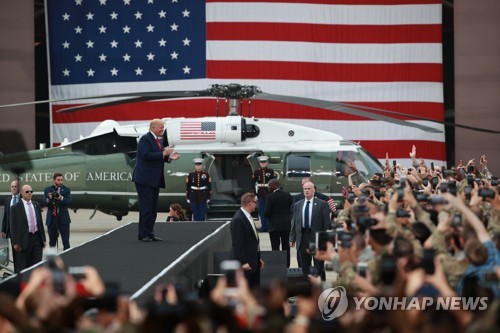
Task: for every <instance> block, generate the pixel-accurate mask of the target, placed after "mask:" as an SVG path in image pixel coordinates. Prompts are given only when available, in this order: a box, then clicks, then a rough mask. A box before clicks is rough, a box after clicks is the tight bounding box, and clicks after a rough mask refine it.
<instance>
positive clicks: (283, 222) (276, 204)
mask: <svg viewBox="0 0 500 333" xmlns="http://www.w3.org/2000/svg"><path fill="white" fill-rule="evenodd" d="M268 185H269V187H268V188H269V192H270V193H269V194H268V195H267V197H266V208H265V211H264V215H265V216H266V217H267V218H268V219H269V238H270V239H271V249H272V250H273V251H279V250H280V243H281V250H282V251H286V253H287V261H286V265H287V266H286V267H290V244H289V239H290V228H291V220H292V217H291V216H290V207H291V206H292V201H293V198H292V196H291V194H290V193H288V192H285V191H283V190H282V189H281V188H280V183H279V181H278V180H277V179H271V180H270V181H269V183H268Z"/></svg>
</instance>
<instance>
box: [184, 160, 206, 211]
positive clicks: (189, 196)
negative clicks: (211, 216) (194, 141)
mask: <svg viewBox="0 0 500 333" xmlns="http://www.w3.org/2000/svg"><path fill="white" fill-rule="evenodd" d="M193 162H194V167H195V171H194V172H191V173H190V174H189V175H188V176H187V177H186V200H187V202H188V203H189V205H190V206H191V210H192V212H193V221H205V217H206V214H207V204H208V203H209V202H210V193H211V191H212V182H211V180H210V176H209V175H208V173H206V172H204V171H202V170H201V169H202V167H203V159H202V158H195V159H194V160H193Z"/></svg>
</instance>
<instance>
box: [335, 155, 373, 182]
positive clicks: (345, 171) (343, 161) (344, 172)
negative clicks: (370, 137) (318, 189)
mask: <svg viewBox="0 0 500 333" xmlns="http://www.w3.org/2000/svg"><path fill="white" fill-rule="evenodd" d="M349 161H351V162H354V165H355V166H356V168H357V169H358V171H359V172H360V173H361V174H362V175H367V174H368V173H369V172H368V170H367V168H366V166H365V165H364V164H363V162H361V160H360V158H359V156H358V154H357V152H355V151H350V150H349V151H338V152H337V158H336V159H335V169H336V171H337V172H340V175H341V176H344V177H347V176H348V175H349V174H350V173H352V172H353V170H351V169H350V168H349V166H348V162H349Z"/></svg>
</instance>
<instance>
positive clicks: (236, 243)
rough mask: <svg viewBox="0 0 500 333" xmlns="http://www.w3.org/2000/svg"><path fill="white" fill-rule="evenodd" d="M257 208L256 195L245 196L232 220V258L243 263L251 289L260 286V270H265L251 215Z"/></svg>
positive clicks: (247, 194)
mask: <svg viewBox="0 0 500 333" xmlns="http://www.w3.org/2000/svg"><path fill="white" fill-rule="evenodd" d="M256 206H257V198H256V197H255V194H254V193H245V194H243V195H242V196H241V208H240V209H239V210H238V211H237V212H236V213H235V214H234V216H233V219H232V220H231V239H232V248H231V256H232V258H233V259H235V260H238V261H239V262H240V263H241V269H242V270H243V273H244V274H245V278H246V279H247V281H248V285H249V286H250V288H253V287H258V286H259V285H260V270H261V269H262V268H264V261H262V259H260V248H259V234H258V232H257V228H256V227H255V224H254V223H253V218H252V215H251V213H252V212H253V211H254V210H255V207H256Z"/></svg>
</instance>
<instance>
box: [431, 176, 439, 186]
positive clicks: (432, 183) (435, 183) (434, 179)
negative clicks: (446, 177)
mask: <svg viewBox="0 0 500 333" xmlns="http://www.w3.org/2000/svg"><path fill="white" fill-rule="evenodd" d="M438 184H439V178H438V177H432V178H431V185H432V188H436V186H437V185H438Z"/></svg>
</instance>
